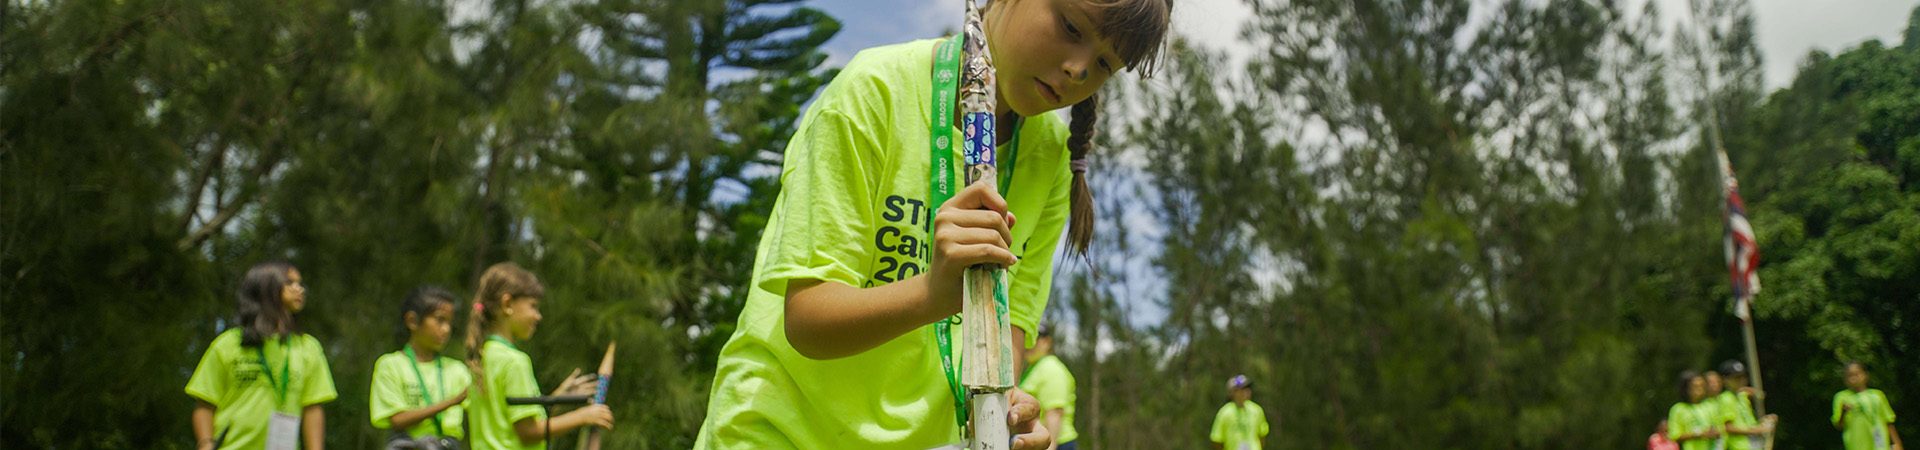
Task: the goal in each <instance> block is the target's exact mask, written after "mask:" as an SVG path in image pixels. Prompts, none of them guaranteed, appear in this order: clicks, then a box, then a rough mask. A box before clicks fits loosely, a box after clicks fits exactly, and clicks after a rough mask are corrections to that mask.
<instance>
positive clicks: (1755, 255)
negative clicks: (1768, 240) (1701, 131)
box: [1720, 152, 1760, 320]
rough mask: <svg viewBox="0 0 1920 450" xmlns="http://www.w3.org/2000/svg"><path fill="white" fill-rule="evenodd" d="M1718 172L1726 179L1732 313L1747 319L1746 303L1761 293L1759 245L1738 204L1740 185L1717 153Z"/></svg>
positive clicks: (1729, 165)
mask: <svg viewBox="0 0 1920 450" xmlns="http://www.w3.org/2000/svg"><path fill="white" fill-rule="evenodd" d="M1720 173H1721V174H1722V175H1723V178H1725V179H1726V201H1727V204H1726V215H1727V217H1726V220H1727V234H1726V248H1727V274H1728V276H1729V277H1730V278H1731V279H1732V280H1733V298H1734V299H1735V305H1734V313H1735V314H1737V315H1739V316H1740V319H1741V320H1747V319H1748V318H1749V317H1750V315H1749V312H1748V310H1747V309H1748V305H1747V304H1748V302H1750V301H1752V300H1753V295H1754V294H1756V293H1759V292H1760V246H1759V244H1758V243H1756V241H1754V238H1753V224H1751V223H1748V222H1747V205H1746V203H1745V202H1742V201H1740V182H1739V181H1737V180H1735V179H1734V178H1733V164H1732V163H1730V162H1729V161H1728V160H1727V154H1726V153H1725V152H1721V153H1720Z"/></svg>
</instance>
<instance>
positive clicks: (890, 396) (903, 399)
mask: <svg viewBox="0 0 1920 450" xmlns="http://www.w3.org/2000/svg"><path fill="white" fill-rule="evenodd" d="M1171 9H1172V4H1171V3H1170V2H1169V1H1167V0H996V1H994V2H991V3H989V4H988V5H987V8H986V10H985V11H984V17H983V24H982V25H983V31H984V33H985V35H986V36H987V38H986V41H987V45H988V46H989V49H990V50H991V52H990V53H991V58H992V61H994V63H995V69H996V71H997V76H996V80H997V81H996V84H995V86H996V89H995V90H994V91H995V92H996V93H997V94H998V95H997V98H995V99H994V103H995V104H994V111H995V118H996V120H997V121H998V122H999V123H998V124H995V125H994V127H993V128H994V129H995V130H996V131H997V133H994V136H996V137H997V139H994V141H995V144H996V145H997V150H998V152H999V153H1000V154H1001V155H1000V156H998V157H996V158H995V159H996V160H997V161H999V162H1000V165H1001V167H1000V169H999V170H998V171H997V172H998V174H999V175H1000V178H999V179H998V183H997V184H998V186H999V187H1000V188H1001V191H999V192H996V191H995V190H993V189H987V188H986V184H984V183H983V184H975V185H971V186H969V185H965V184H963V183H962V182H961V178H960V174H961V172H962V171H961V170H960V168H961V165H960V164H959V161H960V158H959V155H958V153H959V150H960V147H961V145H960V142H959V139H957V137H958V136H961V133H958V132H956V130H955V129H954V126H955V125H956V124H957V120H956V119H957V109H956V108H955V106H956V105H957V104H958V102H957V100H956V94H957V89H956V87H955V85H956V84H957V83H958V81H959V72H958V70H957V67H958V66H959V65H960V59H959V57H960V52H959V51H958V49H959V48H960V44H961V42H960V41H958V40H957V39H955V38H946V39H938V40H923V41H916V42H909V43H904V44H897V45H890V46H885V47H878V48H873V49H868V50H866V51H863V52H861V53H860V54H858V55H856V56H855V57H854V58H853V60H852V61H850V62H848V63H847V65H846V67H845V68H844V69H843V70H842V71H841V72H840V74H839V75H838V76H836V77H835V78H834V80H833V82H832V83H831V84H829V85H827V87H826V88H825V90H823V91H822V92H821V94H820V96H819V97H818V98H817V99H816V100H815V101H814V103H813V104H812V105H811V106H810V107H809V108H808V110H807V112H806V115H805V117H803V118H802V119H801V122H800V125H799V128H798V130H796V132H795V133H794V135H793V140H792V141H791V142H789V144H788V146H787V151H786V160H785V163H784V165H783V167H782V168H781V191H780V196H779V198H778V199H777V200H776V203H775V206H774V210H773V212H772V215H771V217H770V220H769V222H768V224H767V227H766V233H765V234H764V235H763V236H762V237H761V240H760V249H759V252H758V254H757V255H756V256H755V267H754V274H753V282H752V284H751V285H749V286H745V287H744V288H746V289H748V290H749V291H748V295H747V305H746V308H745V310H744V311H742V312H741V315H740V320H739V321H738V324H739V325H738V328H737V330H736V331H735V332H734V334H733V336H732V338H731V339H730V340H729V341H728V342H727V344H726V346H725V347H724V348H722V349H721V351H720V361H719V366H718V367H717V368H716V372H715V375H714V381H713V389H712V390H711V392H712V394H711V395H712V396H711V398H710V399H709V403H708V408H707V412H708V413H707V419H706V422H705V423H704V424H703V425H702V426H701V430H700V435H699V438H698V440H697V441H696V443H695V444H694V447H695V448H697V449H793V448H801V449H827V448H862V449H867V448H897V449H915V450H919V449H926V448H931V447H935V446H941V445H947V444H952V443H954V442H956V441H958V440H959V439H960V437H961V436H960V422H961V420H964V419H965V418H966V416H967V414H966V412H965V410H964V409H963V407H962V405H961V404H960V403H961V401H962V399H964V398H965V395H966V393H965V392H964V389H963V388H962V387H961V386H960V379H959V375H958V373H957V370H958V368H956V367H954V366H956V365H957V364H951V363H943V361H949V362H950V361H958V358H959V357H960V356H959V355H956V354H954V352H952V351H950V350H945V349H949V348H951V347H952V345H954V344H953V341H955V340H956V339H944V340H943V339H937V338H935V335H936V334H937V333H938V331H936V330H938V329H939V327H938V326H935V325H936V324H937V323H942V322H948V321H949V318H950V317H952V316H954V314H956V313H959V312H960V311H961V295H962V286H961V281H962V273H963V272H964V271H965V270H966V269H967V268H968V267H972V266H975V265H980V264H997V265H1000V266H1003V267H1006V268H1007V271H1006V272H1005V276H1006V277H1007V280H1009V282H1008V290H1007V299H1008V300H1007V303H1008V305H1007V307H1008V314H1009V316H1010V323H1011V325H1012V327H1013V332H1014V337H1015V339H1016V340H1017V341H1023V342H1026V343H1027V344H1026V345H1031V343H1032V340H1031V339H1030V334H1031V333H1030V332H1032V331H1034V327H1035V325H1036V324H1037V323H1038V322H1039V318H1040V317H1041V315H1042V313H1043V312H1044V310H1045V306H1046V301H1047V297H1046V296H1047V292H1048V290H1049V286H1050V284H1051V283H1052V270H1053V257H1054V253H1055V251H1056V249H1057V248H1058V247H1059V246H1060V243H1061V237H1062V233H1063V231H1066V230H1067V229H1068V228H1069V227H1068V226H1069V221H1068V218H1069V217H1071V218H1072V220H1071V231H1070V232H1067V234H1068V237H1069V239H1068V241H1069V242H1070V243H1071V246H1072V249H1073V250H1075V251H1081V252H1084V251H1085V249H1086V247H1087V243H1088V242H1089V240H1090V239H1091V238H1092V233H1093V231H1092V230H1093V223H1094V220H1093V215H1092V214H1093V213H1092V211H1093V201H1092V194H1091V193H1090V191H1089V190H1088V188H1087V185H1086V179H1085V174H1086V171H1087V166H1088V164H1087V156H1088V153H1089V151H1090V149H1091V148H1092V137H1093V132H1094V130H1095V129H1096V127H1095V121H1096V120H1097V117H1098V114H1099V111H1098V107H1097V100H1096V98H1097V97H1095V93H1096V91H1098V89H1099V88H1100V87H1101V86H1102V85H1103V84H1104V83H1106V81H1107V80H1108V79H1109V77H1111V76H1113V75H1114V74H1116V73H1117V72H1119V71H1120V70H1123V69H1128V68H1136V67H1138V68H1140V69H1141V70H1142V71H1143V72H1144V71H1146V70H1148V69H1150V67H1151V65H1152V63H1153V61H1154V60H1155V57H1156V54H1157V51H1158V48H1159V47H1160V44H1161V40H1162V38H1163V37H1164V35H1165V31H1166V29H1167V25H1168V21H1169V13H1170V11H1171ZM955 11H956V12H958V11H959V10H958V9H956V10H955ZM955 22H959V21H958V20H956V21H955ZM936 105H943V106H936ZM1068 107H1071V108H1072V123H1071V125H1067V124H1063V123H1061V120H1060V118H1059V117H1058V116H1057V115H1055V114H1053V113H1051V112H1052V111H1055V110H1059V109H1062V108H1068ZM940 192H947V193H951V195H952V197H951V198H950V199H945V200H942V199H939V198H937V197H936V195H935V194H936V193H940ZM1016 218H1018V220H1016ZM1016 263H1017V264H1016ZM1017 359H1018V355H1015V360H1017ZM1008 398H1009V399H1010V400H1011V402H1010V403H1011V405H1012V407H1011V408H1009V411H1008V412H1009V414H1008V415H1009V418H1008V419H1009V420H1008V422H1009V424H1010V427H1011V430H1012V431H1013V432H1014V433H1018V435H1016V436H1014V442H1013V443H1012V444H1013V445H1012V446H1013V447H1015V448H1020V449H1041V448H1045V447H1046V446H1047V445H1048V444H1049V441H1050V436H1049V435H1048V433H1047V432H1046V430H1045V429H1044V427H1037V426H1035V422H1036V420H1035V419H1036V418H1037V417H1038V416H1039V412H1038V406H1037V405H1036V403H1035V401H1034V400H1033V397H1032V396H1030V395H1026V394H1025V393H1024V392H1022V391H1020V390H1018V389H1015V390H1013V391H1011V392H1010V393H1009V395H1008Z"/></svg>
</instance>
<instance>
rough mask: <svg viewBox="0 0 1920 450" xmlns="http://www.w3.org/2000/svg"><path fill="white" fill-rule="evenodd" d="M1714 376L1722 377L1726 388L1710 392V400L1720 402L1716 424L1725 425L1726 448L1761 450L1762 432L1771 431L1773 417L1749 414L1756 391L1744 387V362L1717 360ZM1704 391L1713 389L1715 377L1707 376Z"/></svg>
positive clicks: (1764, 441)
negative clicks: (1758, 416)
mask: <svg viewBox="0 0 1920 450" xmlns="http://www.w3.org/2000/svg"><path fill="white" fill-rule="evenodd" d="M1718 374H1719V376H1718V377H1713V378H1720V379H1724V380H1725V386H1726V389H1725V390H1723V391H1720V393H1719V394H1717V395H1714V397H1713V399H1712V400H1713V402H1714V403H1718V404H1719V405H1720V414H1721V417H1720V419H1719V420H1720V423H1721V424H1723V425H1725V426H1726V434H1728V435H1729V436H1727V441H1726V442H1727V449H1728V450H1761V449H1765V448H1767V444H1766V435H1767V434H1770V433H1773V424H1774V420H1775V418H1774V416H1772V415H1768V416H1766V420H1765V421H1764V422H1763V421H1761V420H1756V419H1755V418H1754V415H1753V396H1755V395H1759V392H1760V391H1758V390H1756V389H1753V388H1751V387H1747V365H1746V364H1741V363H1740V361H1737V360H1731V359H1729V360H1727V361H1726V362H1723V363H1720V370H1719V372H1718ZM1707 384H1709V385H1710V386H1708V389H1707V390H1708V391H1714V390H1717V389H1715V386H1711V385H1715V384H1720V383H1716V382H1715V380H1713V379H1711V378H1710V379H1709V380H1708V383H1707Z"/></svg>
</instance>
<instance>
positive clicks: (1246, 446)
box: [1240, 442, 1253, 450]
mask: <svg viewBox="0 0 1920 450" xmlns="http://www.w3.org/2000/svg"><path fill="white" fill-rule="evenodd" d="M1240 450H1253V443H1252V442H1241V443H1240Z"/></svg>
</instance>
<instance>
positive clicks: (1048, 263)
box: [1007, 169, 1073, 348]
mask: <svg viewBox="0 0 1920 450" xmlns="http://www.w3.org/2000/svg"><path fill="white" fill-rule="evenodd" d="M1061 171H1062V172H1065V171H1066V170H1065V169H1062V170H1061ZM1054 179H1055V182H1054V184H1053V189H1052V191H1050V192H1049V193H1048V195H1047V206H1046V208H1045V211H1046V212H1043V213H1041V214H1040V218H1039V219H1040V222H1038V223H1037V224H1036V226H1037V228H1034V230H1033V235H1031V236H1030V238H1029V240H1028V241H1027V242H1026V244H1025V254H1022V255H1020V263H1019V264H1018V265H1015V266H1014V267H1015V268H1016V269H1017V270H1014V271H1013V272H1014V277H1013V281H1012V282H1011V283H1009V284H1008V286H1007V298H1008V299H1010V303H1011V304H1010V305H1008V311H1007V315H1008V319H1009V320H1010V321H1011V322H1012V325H1013V326H1015V327H1019V328H1020V329H1021V330H1025V331H1026V332H1027V333H1026V334H1027V342H1026V343H1025V345H1026V346H1027V348H1032V347H1033V341H1034V339H1037V338H1038V337H1037V336H1035V334H1034V332H1035V331H1034V330H1037V329H1038V328H1039V324H1040V318H1041V317H1043V316H1045V315H1046V313H1047V297H1048V295H1049V294H1051V293H1052V292H1053V258H1054V255H1055V254H1056V253H1058V252H1059V250H1060V240H1061V239H1060V236H1061V235H1062V234H1063V232H1064V231H1065V230H1066V226H1067V216H1068V215H1069V214H1070V213H1071V209H1072V208H1071V207H1070V206H1068V203H1069V196H1070V195H1071V193H1072V190H1073V177H1072V176H1070V175H1061V176H1055V177H1054Z"/></svg>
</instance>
